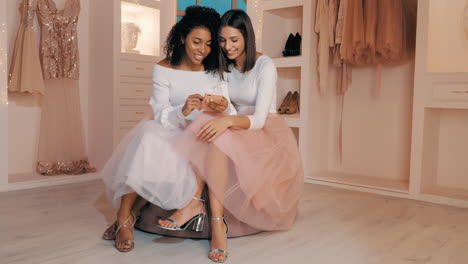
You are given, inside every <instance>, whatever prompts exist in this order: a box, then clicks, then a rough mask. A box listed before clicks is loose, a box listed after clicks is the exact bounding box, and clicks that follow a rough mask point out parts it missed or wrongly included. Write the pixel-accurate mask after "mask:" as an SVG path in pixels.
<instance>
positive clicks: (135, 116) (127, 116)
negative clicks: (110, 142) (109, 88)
mask: <svg viewBox="0 0 468 264" xmlns="http://www.w3.org/2000/svg"><path fill="white" fill-rule="evenodd" d="M152 114H153V110H152V109H151V106H149V105H142V106H137V105H121V106H120V107H119V120H120V121H140V120H141V119H142V118H143V117H145V116H149V115H152Z"/></svg>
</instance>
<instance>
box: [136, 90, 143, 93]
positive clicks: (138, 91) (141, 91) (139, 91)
mask: <svg viewBox="0 0 468 264" xmlns="http://www.w3.org/2000/svg"><path fill="white" fill-rule="evenodd" d="M135 92H137V93H144V92H145V90H135Z"/></svg>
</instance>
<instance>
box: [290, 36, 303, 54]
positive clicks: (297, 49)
mask: <svg viewBox="0 0 468 264" xmlns="http://www.w3.org/2000/svg"><path fill="white" fill-rule="evenodd" d="M301 42H302V36H301V34H299V32H297V33H296V35H295V36H294V41H293V43H294V45H293V47H292V49H291V52H290V54H291V56H299V55H301Z"/></svg>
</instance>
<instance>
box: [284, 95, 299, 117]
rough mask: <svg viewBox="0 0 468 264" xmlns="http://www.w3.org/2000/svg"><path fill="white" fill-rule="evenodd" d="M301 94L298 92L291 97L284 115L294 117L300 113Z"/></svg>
mask: <svg viewBox="0 0 468 264" xmlns="http://www.w3.org/2000/svg"><path fill="white" fill-rule="evenodd" d="M299 100H300V97H299V93H298V92H297V91H295V92H294V94H293V95H292V97H291V100H290V101H289V104H288V106H287V107H286V108H285V110H284V113H285V114H287V115H292V114H295V113H297V112H299Z"/></svg>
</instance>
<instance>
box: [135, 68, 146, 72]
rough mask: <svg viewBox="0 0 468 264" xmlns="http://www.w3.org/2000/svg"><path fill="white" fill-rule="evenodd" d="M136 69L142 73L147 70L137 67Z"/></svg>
mask: <svg viewBox="0 0 468 264" xmlns="http://www.w3.org/2000/svg"><path fill="white" fill-rule="evenodd" d="M136 69H137V70H140V71H143V70H145V68H143V67H136Z"/></svg>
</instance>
